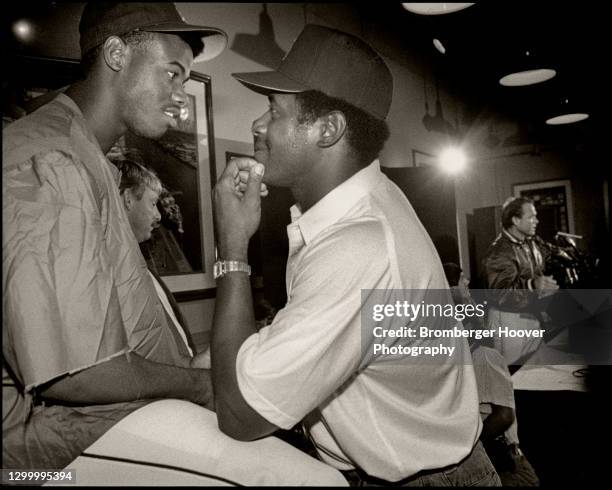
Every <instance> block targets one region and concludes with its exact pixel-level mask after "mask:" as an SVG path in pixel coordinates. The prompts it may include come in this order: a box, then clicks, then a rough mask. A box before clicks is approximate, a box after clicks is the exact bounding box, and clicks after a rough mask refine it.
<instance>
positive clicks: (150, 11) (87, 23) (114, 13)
mask: <svg viewBox="0 0 612 490" xmlns="http://www.w3.org/2000/svg"><path fill="white" fill-rule="evenodd" d="M136 30H140V31H148V32H167V33H181V32H195V33H198V34H200V35H201V37H202V42H203V43H204V50H203V51H202V53H200V54H199V55H198V56H196V57H195V59H194V61H196V62H198V61H207V60H211V59H213V58H214V57H215V56H217V55H219V54H220V53H221V52H222V51H223V50H224V49H225V46H226V45H227V34H225V32H223V31H222V30H221V29H217V28H216V27H205V26H196V25H191V24H187V22H185V19H183V17H182V16H181V14H179V12H178V10H177V9H176V6H175V5H174V3H171V2H170V3H161V2H159V3H146V2H141V3H136V2H89V3H88V4H87V5H86V6H85V9H84V10H83V13H82V14H81V22H80V23H79V32H80V33H81V39H80V44H81V55H84V54H85V53H87V52H88V51H89V50H90V49H92V48H95V47H96V46H98V45H100V44H102V43H103V42H104V41H106V39H107V38H108V37H109V36H121V35H123V34H127V33H128V32H131V31H136Z"/></svg>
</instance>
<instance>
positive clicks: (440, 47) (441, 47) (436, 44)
mask: <svg viewBox="0 0 612 490" xmlns="http://www.w3.org/2000/svg"><path fill="white" fill-rule="evenodd" d="M433 45H434V47H435V48H436V49H437V50H438V51H439V52H440V53H442V54H446V48H445V47H444V44H442V41H440V40H439V39H438V38H434V40H433Z"/></svg>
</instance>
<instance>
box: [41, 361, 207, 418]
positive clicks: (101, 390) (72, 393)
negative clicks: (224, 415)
mask: <svg viewBox="0 0 612 490" xmlns="http://www.w3.org/2000/svg"><path fill="white" fill-rule="evenodd" d="M39 393H40V394H41V395H42V396H43V397H44V398H49V399H53V400H59V401H64V402H69V403H87V404H103V403H116V402H122V401H132V400H139V399H152V398H180V399H184V400H189V401H192V402H195V403H198V404H200V405H203V406H205V407H207V408H210V409H213V395H212V386H211V380H210V371H208V370H205V369H191V368H182V367H176V366H171V365H167V364H160V363H157V362H153V361H150V360H148V359H145V358H143V357H141V356H139V355H138V354H134V353H126V354H125V355H120V356H116V357H113V358H111V359H109V360H108V361H105V362H102V363H100V364H96V365H94V366H91V367H89V368H87V369H84V370H82V371H78V372H76V373H74V374H70V375H67V376H64V377H62V378H60V379H58V380H57V381H54V382H51V383H49V384H47V385H44V386H42V387H40V389H39Z"/></svg>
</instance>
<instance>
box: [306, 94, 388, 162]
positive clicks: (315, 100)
mask: <svg viewBox="0 0 612 490" xmlns="http://www.w3.org/2000/svg"><path fill="white" fill-rule="evenodd" d="M296 99H297V102H298V105H299V110H300V114H299V116H298V122H299V123H300V124H306V123H312V122H314V121H316V120H317V119H318V118H319V117H322V116H324V115H325V114H328V113H330V112H331V111H340V112H342V113H343V114H344V117H345V118H346V125H347V128H346V136H347V139H348V143H349V146H350V147H351V149H352V150H353V152H354V153H355V156H356V157H357V159H358V161H359V162H360V164H361V166H365V165H367V164H369V163H370V162H372V161H373V160H374V159H376V158H377V157H378V155H379V154H380V152H381V151H382V149H383V146H384V145H385V141H386V140H387V138H388V137H389V127H388V126H387V123H386V122H385V121H383V120H381V119H378V118H376V117H374V116H372V115H370V114H368V113H367V112H365V111H363V110H362V109H359V108H358V107H355V106H354V105H352V104H349V103H348V102H346V101H344V100H342V99H339V98H336V97H330V96H328V95H326V94H324V93H323V92H320V91H319V90H307V91H305V92H300V93H297V94H296Z"/></svg>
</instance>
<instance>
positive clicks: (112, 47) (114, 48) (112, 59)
mask: <svg viewBox="0 0 612 490" xmlns="http://www.w3.org/2000/svg"><path fill="white" fill-rule="evenodd" d="M127 49H128V47H127V44H126V43H125V42H124V41H123V39H121V38H120V37H118V36H111V37H109V38H108V39H107V40H106V41H104V46H103V47H102V51H103V54H104V62H105V63H106V65H107V66H108V67H109V68H110V69H111V70H113V71H120V70H121V69H122V68H123V67H124V66H125V63H126V56H127Z"/></svg>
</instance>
